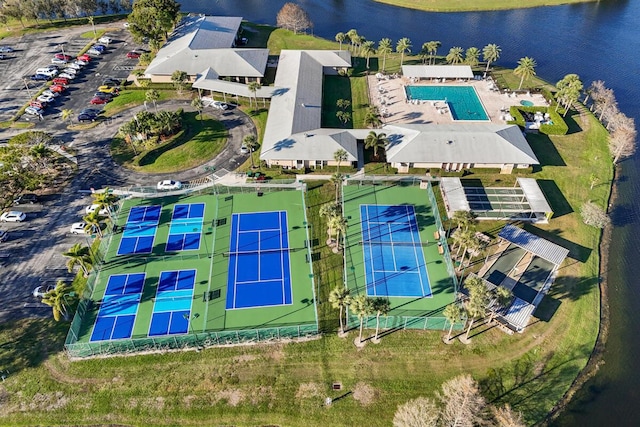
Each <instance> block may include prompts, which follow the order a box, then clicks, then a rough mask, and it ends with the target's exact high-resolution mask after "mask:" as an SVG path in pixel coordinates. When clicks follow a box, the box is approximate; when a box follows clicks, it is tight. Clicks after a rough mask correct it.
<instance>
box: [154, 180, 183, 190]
mask: <svg viewBox="0 0 640 427" xmlns="http://www.w3.org/2000/svg"><path fill="white" fill-rule="evenodd" d="M156 188H157V189H158V190H179V189H181V188H182V183H181V182H180V181H173V180H170V179H165V180H164V181H160V182H159V183H158V185H156Z"/></svg>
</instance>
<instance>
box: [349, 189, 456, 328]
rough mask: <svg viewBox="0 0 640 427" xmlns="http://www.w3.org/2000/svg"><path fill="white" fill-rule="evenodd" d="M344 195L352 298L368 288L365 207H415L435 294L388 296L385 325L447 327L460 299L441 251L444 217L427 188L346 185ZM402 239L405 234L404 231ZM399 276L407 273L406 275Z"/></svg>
mask: <svg viewBox="0 0 640 427" xmlns="http://www.w3.org/2000/svg"><path fill="white" fill-rule="evenodd" d="M343 191H344V193H343V194H344V200H343V202H344V213H345V217H346V218H347V223H348V229H347V233H346V247H345V257H346V260H345V261H346V278H347V287H348V288H349V290H350V291H351V295H352V296H355V295H359V294H361V293H365V292H366V289H367V272H366V269H367V267H366V265H365V262H370V261H365V256H364V250H365V247H366V245H362V244H361V242H362V239H363V237H362V232H363V230H362V218H361V206H362V205H379V206H397V205H410V206H413V210H414V212H415V218H416V222H417V225H418V233H419V236H420V241H421V243H422V245H421V249H422V251H423V254H424V262H425V263H426V269H427V274H428V279H429V287H430V289H431V295H426V296H418V297H396V296H388V297H387V298H388V300H389V302H390V305H391V311H390V312H389V315H388V316H387V318H386V319H384V321H381V324H382V325H384V326H385V327H387V328H388V327H400V326H404V327H407V328H409V327H415V328H420V329H422V328H428V329H442V328H444V327H445V320H444V318H443V316H442V310H443V309H444V307H446V306H447V305H448V304H450V303H452V302H453V301H454V299H455V286H454V280H453V278H452V277H451V276H450V274H449V273H448V269H447V264H446V260H445V258H444V256H443V255H441V254H440V253H439V251H438V244H437V241H436V240H435V236H434V233H435V232H436V231H437V226H436V221H435V218H434V215H438V213H437V210H436V211H435V212H434V209H437V208H434V207H432V206H431V203H430V202H429V197H428V194H427V190H426V189H420V187H419V186H418V185H407V186H404V185H389V186H385V185H347V186H344V187H343ZM365 228H366V226H365ZM400 235H402V233H401V232H400ZM385 263H386V260H385ZM396 274H399V275H402V274H403V273H402V272H399V273H396ZM393 279H394V283H397V282H396V280H402V279H398V277H397V276H395V277H394V278H393ZM391 286H393V284H392V285H391ZM369 289H371V284H369ZM370 296H371V295H370ZM408 319H409V320H408ZM425 319H426V320H425ZM351 320H352V321H357V318H354V317H352V318H351ZM407 320H408V321H407ZM368 323H370V324H371V325H373V327H375V316H373V318H370V319H369V320H368Z"/></svg>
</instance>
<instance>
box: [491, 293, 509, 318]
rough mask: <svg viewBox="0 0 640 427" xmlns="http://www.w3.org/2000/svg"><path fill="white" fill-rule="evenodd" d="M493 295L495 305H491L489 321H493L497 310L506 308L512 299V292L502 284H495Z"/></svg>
mask: <svg viewBox="0 0 640 427" xmlns="http://www.w3.org/2000/svg"><path fill="white" fill-rule="evenodd" d="M493 296H494V297H495V305H494V306H493V307H492V310H491V317H490V318H489V323H492V322H493V319H495V317H496V315H497V314H498V311H500V310H501V309H503V308H507V306H508V305H509V303H511V301H512V300H513V292H511V291H510V290H509V289H507V288H505V287H504V286H497V287H496V288H495V289H494V290H493Z"/></svg>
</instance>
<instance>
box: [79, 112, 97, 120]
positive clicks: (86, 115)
mask: <svg viewBox="0 0 640 427" xmlns="http://www.w3.org/2000/svg"><path fill="white" fill-rule="evenodd" d="M97 118H98V114H97V113H80V114H78V121H79V122H95V121H96V119H97Z"/></svg>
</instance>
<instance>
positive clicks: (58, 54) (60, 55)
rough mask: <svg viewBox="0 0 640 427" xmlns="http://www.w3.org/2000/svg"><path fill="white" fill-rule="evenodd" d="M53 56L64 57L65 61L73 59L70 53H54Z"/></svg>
mask: <svg viewBox="0 0 640 427" xmlns="http://www.w3.org/2000/svg"><path fill="white" fill-rule="evenodd" d="M53 57H54V58H56V59H64V60H65V61H71V60H72V59H73V57H72V56H71V55H66V54H64V53H56V54H55V55H54V56H53Z"/></svg>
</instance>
